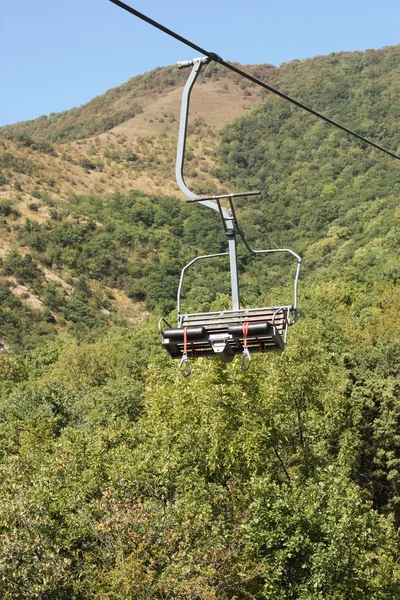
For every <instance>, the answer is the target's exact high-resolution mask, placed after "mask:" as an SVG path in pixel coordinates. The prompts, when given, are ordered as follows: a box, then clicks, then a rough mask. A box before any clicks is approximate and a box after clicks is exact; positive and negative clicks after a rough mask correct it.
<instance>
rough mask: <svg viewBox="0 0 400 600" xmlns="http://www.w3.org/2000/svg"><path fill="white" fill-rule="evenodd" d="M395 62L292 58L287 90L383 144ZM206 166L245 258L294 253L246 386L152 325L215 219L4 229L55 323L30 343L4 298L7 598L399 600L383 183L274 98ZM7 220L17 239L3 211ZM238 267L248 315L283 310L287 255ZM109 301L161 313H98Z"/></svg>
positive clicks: (11, 218)
mask: <svg viewBox="0 0 400 600" xmlns="http://www.w3.org/2000/svg"><path fill="white" fill-rule="evenodd" d="M399 51H400V47H396V48H389V49H384V50H382V51H368V52H366V53H354V54H347V53H346V54H343V55H332V56H329V57H318V58H317V59H314V60H312V61H302V62H301V63H300V62H294V63H290V64H289V65H286V66H285V67H284V68H283V69H282V70H280V77H281V87H282V88H283V89H284V90H285V91H289V92H290V93H292V94H293V95H296V96H297V97H299V98H300V99H303V100H307V102H308V104H312V105H313V106H315V107H316V108H318V109H320V110H322V111H323V112H326V113H329V114H330V115H331V116H333V117H335V118H339V116H340V117H341V120H344V121H345V122H346V120H347V122H346V124H347V125H350V126H352V127H353V128H354V129H358V130H359V131H361V133H365V134H366V135H369V136H371V137H374V139H377V140H381V141H382V143H384V145H387V146H389V147H391V148H392V149H393V150H394V151H397V152H398V151H399V148H398V147H397V144H398V139H399V138H398V115H399V111H400V73H399V69H398V65H399V64H400V63H399ZM250 90H251V88H250ZM219 152H220V154H219V164H217V165H216V167H215V172H216V174H217V175H218V176H219V177H220V178H221V180H222V181H223V182H224V184H225V185H226V186H227V187H230V188H235V189H241V188H242V187H243V188H246V189H247V188H248V187H250V188H251V187H254V188H257V187H259V188H261V189H262V190H263V196H262V197H261V199H260V200H259V201H258V200H257V199H256V200H254V199H252V200H251V201H250V200H243V201H241V202H240V203H238V204H239V213H240V219H241V223H242V224H243V228H244V229H245V230H246V233H247V235H248V238H249V240H250V241H251V243H252V244H253V245H254V246H257V247H266V246H289V247H292V248H293V249H294V250H296V251H298V252H299V253H301V254H302V255H303V257H304V271H303V278H302V281H301V287H300V307H301V313H300V317H301V319H300V321H299V323H298V324H297V325H296V326H295V327H293V328H292V329H291V330H290V335H289V344H288V346H287V349H286V350H285V353H284V354H282V355H271V354H269V355H267V356H258V357H256V358H255V360H254V363H253V365H252V367H251V369H250V371H248V372H247V373H243V372H241V370H240V367H239V364H238V363H236V362H235V363H233V364H231V365H228V366H226V365H223V364H222V363H219V362H217V361H205V360H204V361H201V360H200V361H198V362H197V363H196V364H195V365H193V371H194V372H193V375H192V377H191V378H190V380H189V381H187V380H184V379H183V378H182V377H181V376H180V375H179V374H178V373H177V371H176V366H175V365H174V364H172V361H171V360H170V359H169V358H168V357H167V355H166V354H165V353H164V352H163V351H162V349H161V348H160V347H159V340H158V335H157V333H156V322H157V317H158V315H159V314H160V312H162V311H163V312H165V311H169V310H171V309H172V308H173V306H174V296H175V291H176V286H177V280H178V274H179V269H180V267H181V266H182V264H184V263H185V262H186V261H187V260H189V259H190V258H191V257H192V256H193V255H194V254H196V253H200V252H204V251H206V252H211V251H216V252H218V251H220V250H221V249H222V248H224V244H225V241H224V237H223V235H221V233H220V223H219V221H218V218H217V215H214V214H208V211H206V210H205V209H204V208H202V207H194V206H191V205H185V204H183V203H181V202H179V201H178V200H176V199H174V198H170V197H163V198H161V197H148V196H145V195H143V194H140V193H138V192H131V193H130V194H128V195H120V194H114V195H108V196H107V197H98V196H78V195H76V196H74V197H73V198H70V202H69V203H65V202H58V203H56V204H55V205H54V206H53V207H52V209H53V212H52V213H51V215H52V216H51V218H50V219H49V220H47V221H45V222H43V223H38V222H33V221H32V220H27V221H26V222H25V223H24V224H23V225H18V226H17V227H16V228H15V235H16V236H17V237H18V241H19V244H20V246H21V252H20V253H15V252H14V253H10V254H8V255H7V256H6V257H5V258H4V260H3V264H2V267H1V268H2V269H3V272H4V273H5V275H6V276H7V277H8V278H10V277H11V278H12V277H14V278H15V279H16V280H17V281H18V282H25V284H27V285H29V286H30V288H31V289H33V290H34V291H36V292H37V294H38V296H40V298H41V299H42V300H43V303H44V306H45V308H44V309H43V310H44V311H47V312H43V313H41V314H42V315H43V314H47V316H48V320H47V322H46V323H47V325H46V327H48V328H53V329H52V330H51V331H50V332H49V331H47V330H46V331H45V332H44V333H43V335H42V337H43V338H45V337H46V336H47V338H49V337H52V336H54V335H55V331H56V330H57V329H60V328H61V327H60V326H61V325H62V323H66V324H67V325H68V327H69V328H68V327H63V329H64V333H63V335H61V336H58V337H57V338H56V339H47V341H46V342H45V343H44V342H42V343H38V336H39V335H41V334H39V333H38V334H37V336H36V337H35V339H34V340H33V339H32V338H31V339H29V332H28V327H29V325H28V323H29V319H30V316H31V314H30V313H29V310H31V311H32V314H33V313H35V314H38V313H37V311H33V310H32V309H28V308H27V307H26V305H25V304H24V303H23V302H21V301H20V300H19V299H17V298H16V297H15V295H14V294H12V293H11V287H12V286H11V287H9V286H5V288H4V289H1V290H0V298H1V310H2V313H1V315H0V317H1V318H2V321H1V325H0V326H1V327H3V328H4V327H6V328H7V332H10V331H12V327H11V325H7V323H8V322H9V321H7V319H9V320H10V319H11V318H14V322H15V323H16V325H15V328H16V329H15V332H14V336H15V339H14V338H12V336H11V334H9V333H8V334H7V335H9V339H10V342H11V343H12V344H13V347H14V348H15V349H16V350H17V349H18V350H19V352H13V353H12V352H0V397H1V402H0V411H1V421H0V472H1V476H0V498H1V500H0V537H1V547H2V551H1V553H0V593H1V596H2V597H4V598H5V599H7V600H14V599H19V598H22V597H23V598H27V599H32V600H33V599H52V600H56V599H57V600H59V599H63V598H65V599H67V598H68V599H70V598H75V599H77V600H78V599H79V600H80V599H82V600H83V599H85V600H86V599H90V598H104V599H108V600H125V599H126V598H132V599H135V600H139V599H143V600H149V599H153V598H154V599H159V600H166V599H168V600H200V599H201V600H234V599H239V598H240V599H242V598H249V599H253V600H262V599H264V600H265V599H269V600H298V599H300V600H327V599H329V600H365V599H366V598H368V599H371V600H392V599H394V598H398V597H400V566H399V563H398V556H399V552H400V539H399V535H398V528H399V526H400V510H399V506H400V504H399V502H400V436H399V427H400V381H399V373H400V326H399V324H398V321H397V319H396V315H397V312H398V309H399V308H400V294H399V287H400V271H399V261H398V245H399V232H400V229H399V221H398V219H399V215H400V213H399V205H398V200H399V195H400V179H399V167H398V165H397V163H396V162H395V161H394V160H393V159H390V158H388V157H383V156H382V157H381V156H380V155H379V154H378V153H377V152H376V151H372V150H369V149H367V148H361V147H359V146H358V145H357V143H356V144H353V143H352V142H350V141H349V139H348V138H346V137H345V136H344V135H343V134H342V133H340V134H339V133H336V132H335V131H333V130H332V129H329V128H328V127H327V126H326V125H321V124H319V123H317V122H316V121H314V120H313V119H312V118H308V117H307V116H306V115H304V114H300V113H299V111H297V110H294V109H291V108H290V107H287V106H286V105H284V104H282V103H281V101H279V100H277V101H271V102H268V103H267V104H265V106H263V107H261V108H260V109H258V110H256V111H255V112H254V113H252V114H251V115H249V117H247V118H246V119H241V120H239V121H238V122H236V123H235V124H233V125H232V126H230V127H228V128H227V129H226V130H225V131H224V132H223V135H222V138H221V145H220V151H219ZM12 211H14V213H13V212H12ZM210 212H211V211H210ZM0 218H3V219H6V220H7V223H8V224H9V225H10V227H15V219H17V215H16V214H15V208H14V207H13V205H12V203H11V204H10V203H8V204H4V206H3V209H2V213H1V214H0ZM239 258H240V268H241V274H242V278H243V284H244V285H243V297H244V302H245V303H248V304H255V303H258V302H259V303H260V304H264V303H267V302H276V301H279V300H280V299H282V297H283V296H285V300H286V299H289V298H290V293H291V288H290V286H291V281H290V278H291V275H292V272H293V271H292V270H291V266H290V263H286V262H285V261H281V260H275V259H274V261H272V262H268V263H266V262H263V261H261V260H260V261H249V260H248V258H247V257H246V255H245V253H244V252H243V250H240V256H239ZM44 267H48V268H51V269H53V270H54V271H57V272H60V273H61V272H63V273H64V272H65V273H69V274H70V280H68V283H69V284H70V285H71V287H72V288H73V290H74V291H73V292H72V293H68V292H67V291H66V288H65V287H63V286H60V285H57V284H56V283H55V282H48V281H46V280H45V278H44V276H43V273H44V271H43V268H44ZM96 286H97V287H96ZM227 286H228V278H227V273H226V269H225V268H224V266H218V265H217V264H212V265H210V266H204V267H203V268H202V269H199V270H196V271H195V272H193V274H192V275H191V277H190V279H189V285H188V286H187V288H186V290H185V303H186V305H187V306H189V307H191V308H193V309H197V308H199V309H200V308H201V309H203V308H208V307H210V308H217V307H218V306H220V307H225V306H228V304H229V298H228V295H227V294H228V293H229V288H228V287H227ZM114 288H115V289H117V288H119V289H123V290H125V292H126V293H127V294H128V295H129V296H130V297H131V298H133V299H135V300H137V301H139V300H140V301H142V302H144V303H145V306H146V307H147V308H148V309H150V310H151V311H152V312H154V315H153V314H152V315H150V316H149V317H148V319H147V321H143V322H142V323H141V324H139V325H136V326H135V327H126V324H125V323H123V322H118V320H117V319H116V318H114V316H113V314H112V312H110V314H109V315H107V316H105V315H104V312H101V307H107V306H109V305H108V304H104V303H106V302H107V290H108V291H109V290H111V289H114ZM109 300H110V298H109ZM18 302H19V303H20V304H18ZM109 308H110V306H109ZM22 311H26V312H25V316H24V317H23V312H22ZM90 311H92V312H90ZM110 311H111V308H110ZM3 315H5V316H3ZM20 315H21V316H20ZM101 315H102V316H101ZM22 317H23V318H22ZM173 317H174V315H173V314H171V319H173ZM24 318H25V321H24V320H23V319H24ZM52 319H54V320H55V321H53V322H52ZM74 319H75V324H74ZM100 321H101V322H100ZM24 323H25V324H24ZM18 327H20V330H19V331H20V333H19V334H18V332H17V329H18ZM32 329H33V331H32V332H31V333H32V335H34V325H32ZM65 329H67V332H65ZM91 332H92V333H93V332H95V335H93V337H88V335H89V334H90V335H91ZM1 333H2V334H3V330H2V331H1ZM18 336H19V337H18ZM24 347H25V348H28V350H27V351H23V348H24Z"/></svg>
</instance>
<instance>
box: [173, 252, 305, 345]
mask: <svg viewBox="0 0 400 600" xmlns="http://www.w3.org/2000/svg"><path fill="white" fill-rule="evenodd" d="M275 252H286V253H288V254H291V255H292V256H294V257H295V258H296V259H297V266H296V273H295V276H294V287H293V304H292V305H290V307H288V308H289V309H291V310H290V312H292V314H293V316H292V317H290V320H289V325H294V324H295V323H296V321H297V288H298V282H299V276H300V267H301V258H300V256H299V255H298V254H296V252H293V250H290V249H289V248H276V249H271V250H251V253H252V255H253V256H257V255H259V254H272V253H275ZM228 254H229V252H220V253H218V254H203V255H202V256H196V258H193V259H192V260H191V261H190V262H188V263H187V265H185V266H184V267H183V269H182V271H181V276H180V279H179V286H178V293H177V309H178V327H182V321H183V318H184V316H185V314H183V313H181V294H182V286H183V279H184V276H185V273H186V271H187V269H188V268H189V267H190V266H191V265H192V264H193V263H195V262H197V261H198V260H204V259H207V258H217V257H219V256H228ZM275 308H286V306H279V307H275ZM232 310H233V311H235V310H240V309H235V308H232ZM285 341H286V340H285Z"/></svg>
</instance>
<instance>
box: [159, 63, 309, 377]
mask: <svg viewBox="0 0 400 600" xmlns="http://www.w3.org/2000/svg"><path fill="white" fill-rule="evenodd" d="M209 60H210V58H196V59H194V60H187V61H183V62H180V63H178V66H179V68H186V67H192V70H191V72H190V75H189V78H188V80H187V82H186V84H185V86H184V89H183V94H182V105H181V114H180V122H179V134H178V147H177V153H176V167H175V175H176V181H177V183H178V186H179V188H180V190H181V191H182V192H183V194H184V195H185V197H186V201H187V202H197V203H199V204H202V205H203V206H206V207H207V208H211V209H213V210H215V211H217V212H218V213H219V215H220V217H221V220H222V224H223V227H224V231H225V233H226V236H227V238H228V252H219V253H216V254H204V255H201V256H196V257H195V258H193V259H192V260H191V261H190V262H188V263H187V265H185V266H184V267H183V269H182V271H181V276H180V279H179V286H178V293H177V309H178V327H177V329H173V328H171V327H170V325H169V323H167V321H166V320H165V319H164V318H161V319H160V322H159V325H158V326H159V330H160V333H161V335H162V338H163V346H164V347H165V349H166V350H167V351H168V352H169V354H170V355H171V356H172V357H173V358H180V362H179V370H180V372H181V373H182V375H183V376H184V377H189V375H190V373H191V368H190V363H189V359H188V340H189V342H190V347H191V352H192V357H194V356H195V355H196V354H197V353H198V354H199V355H201V356H211V355H214V356H218V357H219V358H220V359H221V360H222V362H230V361H231V360H233V358H234V356H235V355H236V354H238V353H242V363H241V365H242V369H243V370H247V369H248V368H249V366H250V363H251V353H252V352H265V351H282V350H283V349H284V347H285V343H286V339H287V331H288V327H289V325H293V324H294V323H295V322H296V320H297V286H298V280H299V274H300V266H301V258H300V256H299V255H298V254H296V253H295V252H293V250H290V249H289V248H274V249H270V250H254V249H253V248H251V247H250V245H249V244H248V243H247V241H246V238H245V236H244V234H243V232H242V230H241V229H240V227H239V224H238V221H237V217H236V212H235V207H234V205H233V198H236V197H240V196H254V195H258V194H260V192H259V191H249V192H239V193H232V194H219V195H213V196H198V195H197V194H195V193H194V192H192V191H191V190H190V189H189V188H188V186H187V185H186V182H185V179H184V174H183V169H184V163H185V148H186V135H187V125H188V117H189V102H190V95H191V91H192V88H193V86H194V84H195V82H196V79H197V77H198V76H199V74H200V71H201V68H202V67H203V65H205V64H206V63H208V62H209ZM221 200H227V201H228V202H229V209H230V210H229V211H228V210H227V209H226V208H225V207H224V206H223V205H222V203H221ZM236 233H237V234H238V235H239V237H240V238H241V240H242V241H243V243H244V245H245V246H246V248H247V250H248V251H249V252H250V254H251V255H252V256H257V255H260V254H272V253H276V252H285V253H289V254H291V255H292V256H294V257H295V258H296V259H297V267H296V273H295V277H294V290H293V304H292V305H285V306H273V307H268V308H255V309H241V308H240V295H239V277H238V265H237V252H236V248H237V239H236ZM221 256H229V267H230V278H231V294H232V308H231V310H228V311H218V312H212V313H210V312H209V313H192V314H189V313H188V314H183V313H182V312H181V296H182V286H183V280H184V277H185V274H186V271H187V269H188V268H189V267H190V266H191V265H193V264H194V263H195V262H197V261H198V260H205V259H212V258H219V257H221ZM163 324H165V325H166V326H167V328H165V327H163Z"/></svg>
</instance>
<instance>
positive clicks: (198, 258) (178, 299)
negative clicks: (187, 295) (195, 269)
mask: <svg viewBox="0 0 400 600" xmlns="http://www.w3.org/2000/svg"><path fill="white" fill-rule="evenodd" d="M218 256H229V252H220V253H218V254H203V255H202V256H196V258H193V260H191V261H190V262H188V264H187V265H185V266H184V267H183V269H182V271H181V277H180V279H179V286H178V296H177V307H178V321H179V316H180V314H181V291H182V284H183V278H184V276H185V272H186V269H188V268H189V267H190V266H191V265H192V264H193V263H195V262H196V261H198V260H203V258H216V257H218Z"/></svg>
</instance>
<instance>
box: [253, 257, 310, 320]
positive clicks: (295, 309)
mask: <svg viewBox="0 0 400 600" xmlns="http://www.w3.org/2000/svg"><path fill="white" fill-rule="evenodd" d="M250 250H251V253H252V254H253V256H255V255H257V254H271V253H272V252H288V253H289V254H291V255H292V256H294V257H295V258H297V267H296V274H295V276H294V292H293V310H294V312H295V314H296V313H297V286H298V283H299V275H300V267H301V258H300V256H299V255H298V254H296V252H293V250H290V248H273V249H272V250H253V249H252V248H250Z"/></svg>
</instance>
